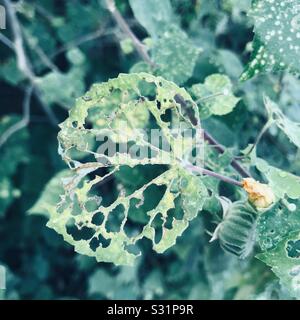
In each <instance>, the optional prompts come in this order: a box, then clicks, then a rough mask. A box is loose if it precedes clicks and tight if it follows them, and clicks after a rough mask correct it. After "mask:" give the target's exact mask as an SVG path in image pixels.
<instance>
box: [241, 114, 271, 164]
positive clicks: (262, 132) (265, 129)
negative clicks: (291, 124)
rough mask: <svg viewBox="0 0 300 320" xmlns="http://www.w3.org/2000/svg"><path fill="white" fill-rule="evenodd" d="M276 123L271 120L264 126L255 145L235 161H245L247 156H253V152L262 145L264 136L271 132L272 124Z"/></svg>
mask: <svg viewBox="0 0 300 320" xmlns="http://www.w3.org/2000/svg"><path fill="white" fill-rule="evenodd" d="M273 123H274V121H273V119H269V120H268V121H267V122H266V123H265V125H264V126H263V128H262V129H261V131H260V132H259V134H258V136H257V137H256V139H255V141H254V143H253V145H252V146H251V148H250V149H249V150H248V151H247V153H246V154H244V155H242V156H240V157H235V159H244V158H246V157H247V156H249V155H250V154H251V152H252V151H253V150H254V149H255V148H256V147H257V146H258V144H259V143H260V141H261V139H262V137H263V136H264V134H265V133H266V132H267V131H268V130H269V128H270V127H271V126H272V124H273Z"/></svg>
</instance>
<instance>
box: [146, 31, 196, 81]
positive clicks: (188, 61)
mask: <svg viewBox="0 0 300 320" xmlns="http://www.w3.org/2000/svg"><path fill="white" fill-rule="evenodd" d="M201 52H202V49H201V48H197V47H195V45H194V44H193V42H192V41H191V40H190V39H189V38H188V36H187V35H186V33H185V32H184V31H182V30H181V29H180V28H179V27H177V26H176V25H171V26H169V27H168V28H167V29H166V30H165V31H163V32H161V33H160V37H159V39H158V40H157V41H155V42H154V44H153V47H152V50H151V57H152V59H153V61H154V62H155V63H156V64H157V68H158V70H157V74H158V75H160V76H163V77H164V78H166V79H167V80H170V81H173V82H175V83H177V84H179V85H180V84H183V83H184V82H186V81H187V80H188V79H189V78H190V77H191V76H192V75H193V71H194V68H195V65H196V62H197V59H198V57H199V54H200V53H201Z"/></svg>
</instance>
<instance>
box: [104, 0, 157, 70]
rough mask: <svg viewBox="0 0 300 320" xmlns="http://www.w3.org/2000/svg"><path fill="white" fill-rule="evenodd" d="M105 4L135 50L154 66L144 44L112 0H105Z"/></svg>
mask: <svg viewBox="0 0 300 320" xmlns="http://www.w3.org/2000/svg"><path fill="white" fill-rule="evenodd" d="M106 4H107V7H108V10H109V11H110V13H111V14H112V16H113V18H114V20H115V22H116V23H117V25H118V26H119V27H120V29H121V30H122V31H123V32H124V33H125V34H127V35H128V37H129V38H130V39H131V41H132V43H133V45H134V47H135V49H136V51H137V52H138V54H139V55H140V56H141V58H142V59H143V60H144V61H145V62H147V63H148V64H149V65H150V66H151V67H154V66H155V64H154V62H153V61H152V60H151V58H150V56H149V55H148V53H147V51H146V50H145V46H144V45H143V44H142V43H141V41H140V40H139V39H138V38H137V37H136V35H135V34H134V33H133V32H132V30H131V29H130V27H129V25H128V23H127V22H126V21H125V19H124V18H123V17H122V15H121V13H120V11H119V10H118V8H117V7H116V4H115V1H114V0H106Z"/></svg>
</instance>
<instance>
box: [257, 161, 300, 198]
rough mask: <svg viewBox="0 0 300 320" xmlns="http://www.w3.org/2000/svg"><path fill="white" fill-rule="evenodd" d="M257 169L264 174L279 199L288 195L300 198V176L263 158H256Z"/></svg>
mask: <svg viewBox="0 0 300 320" xmlns="http://www.w3.org/2000/svg"><path fill="white" fill-rule="evenodd" d="M256 167H257V169H258V170H259V171H260V172H261V173H263V174H264V176H265V177H266V178H267V180H268V182H269V186H270V187H271V188H272V190H273V192H274V194H275V196H276V197H277V198H278V199H283V198H284V197H285V196H288V197H289V198H291V199H298V198H300V178H299V177H297V176H295V175H293V174H291V173H289V172H286V171H284V170H281V169H278V168H275V167H272V166H270V165H269V164H268V163H267V162H266V161H265V160H263V159H259V158H257V159H256Z"/></svg>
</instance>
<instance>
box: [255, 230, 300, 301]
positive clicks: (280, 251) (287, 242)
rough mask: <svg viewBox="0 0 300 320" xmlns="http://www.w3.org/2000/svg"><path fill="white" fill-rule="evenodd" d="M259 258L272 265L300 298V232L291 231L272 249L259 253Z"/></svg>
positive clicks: (276, 272) (278, 275) (292, 291)
mask: <svg viewBox="0 0 300 320" xmlns="http://www.w3.org/2000/svg"><path fill="white" fill-rule="evenodd" d="M257 258H258V259H260V260H261V261H263V262H264V263H266V264H267V265H269V266H270V267H272V271H273V272H274V273H275V274H276V275H277V277H279V279H280V281H281V283H282V284H283V285H285V286H286V287H287V288H288V289H289V291H290V294H291V295H292V296H294V297H295V298H300V234H299V231H297V232H293V233H291V234H290V235H289V236H288V237H286V238H285V239H284V240H282V241H281V242H279V243H278V245H277V246H276V247H275V248H274V249H272V250H270V251H266V252H263V253H261V254H259V255H257Z"/></svg>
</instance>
